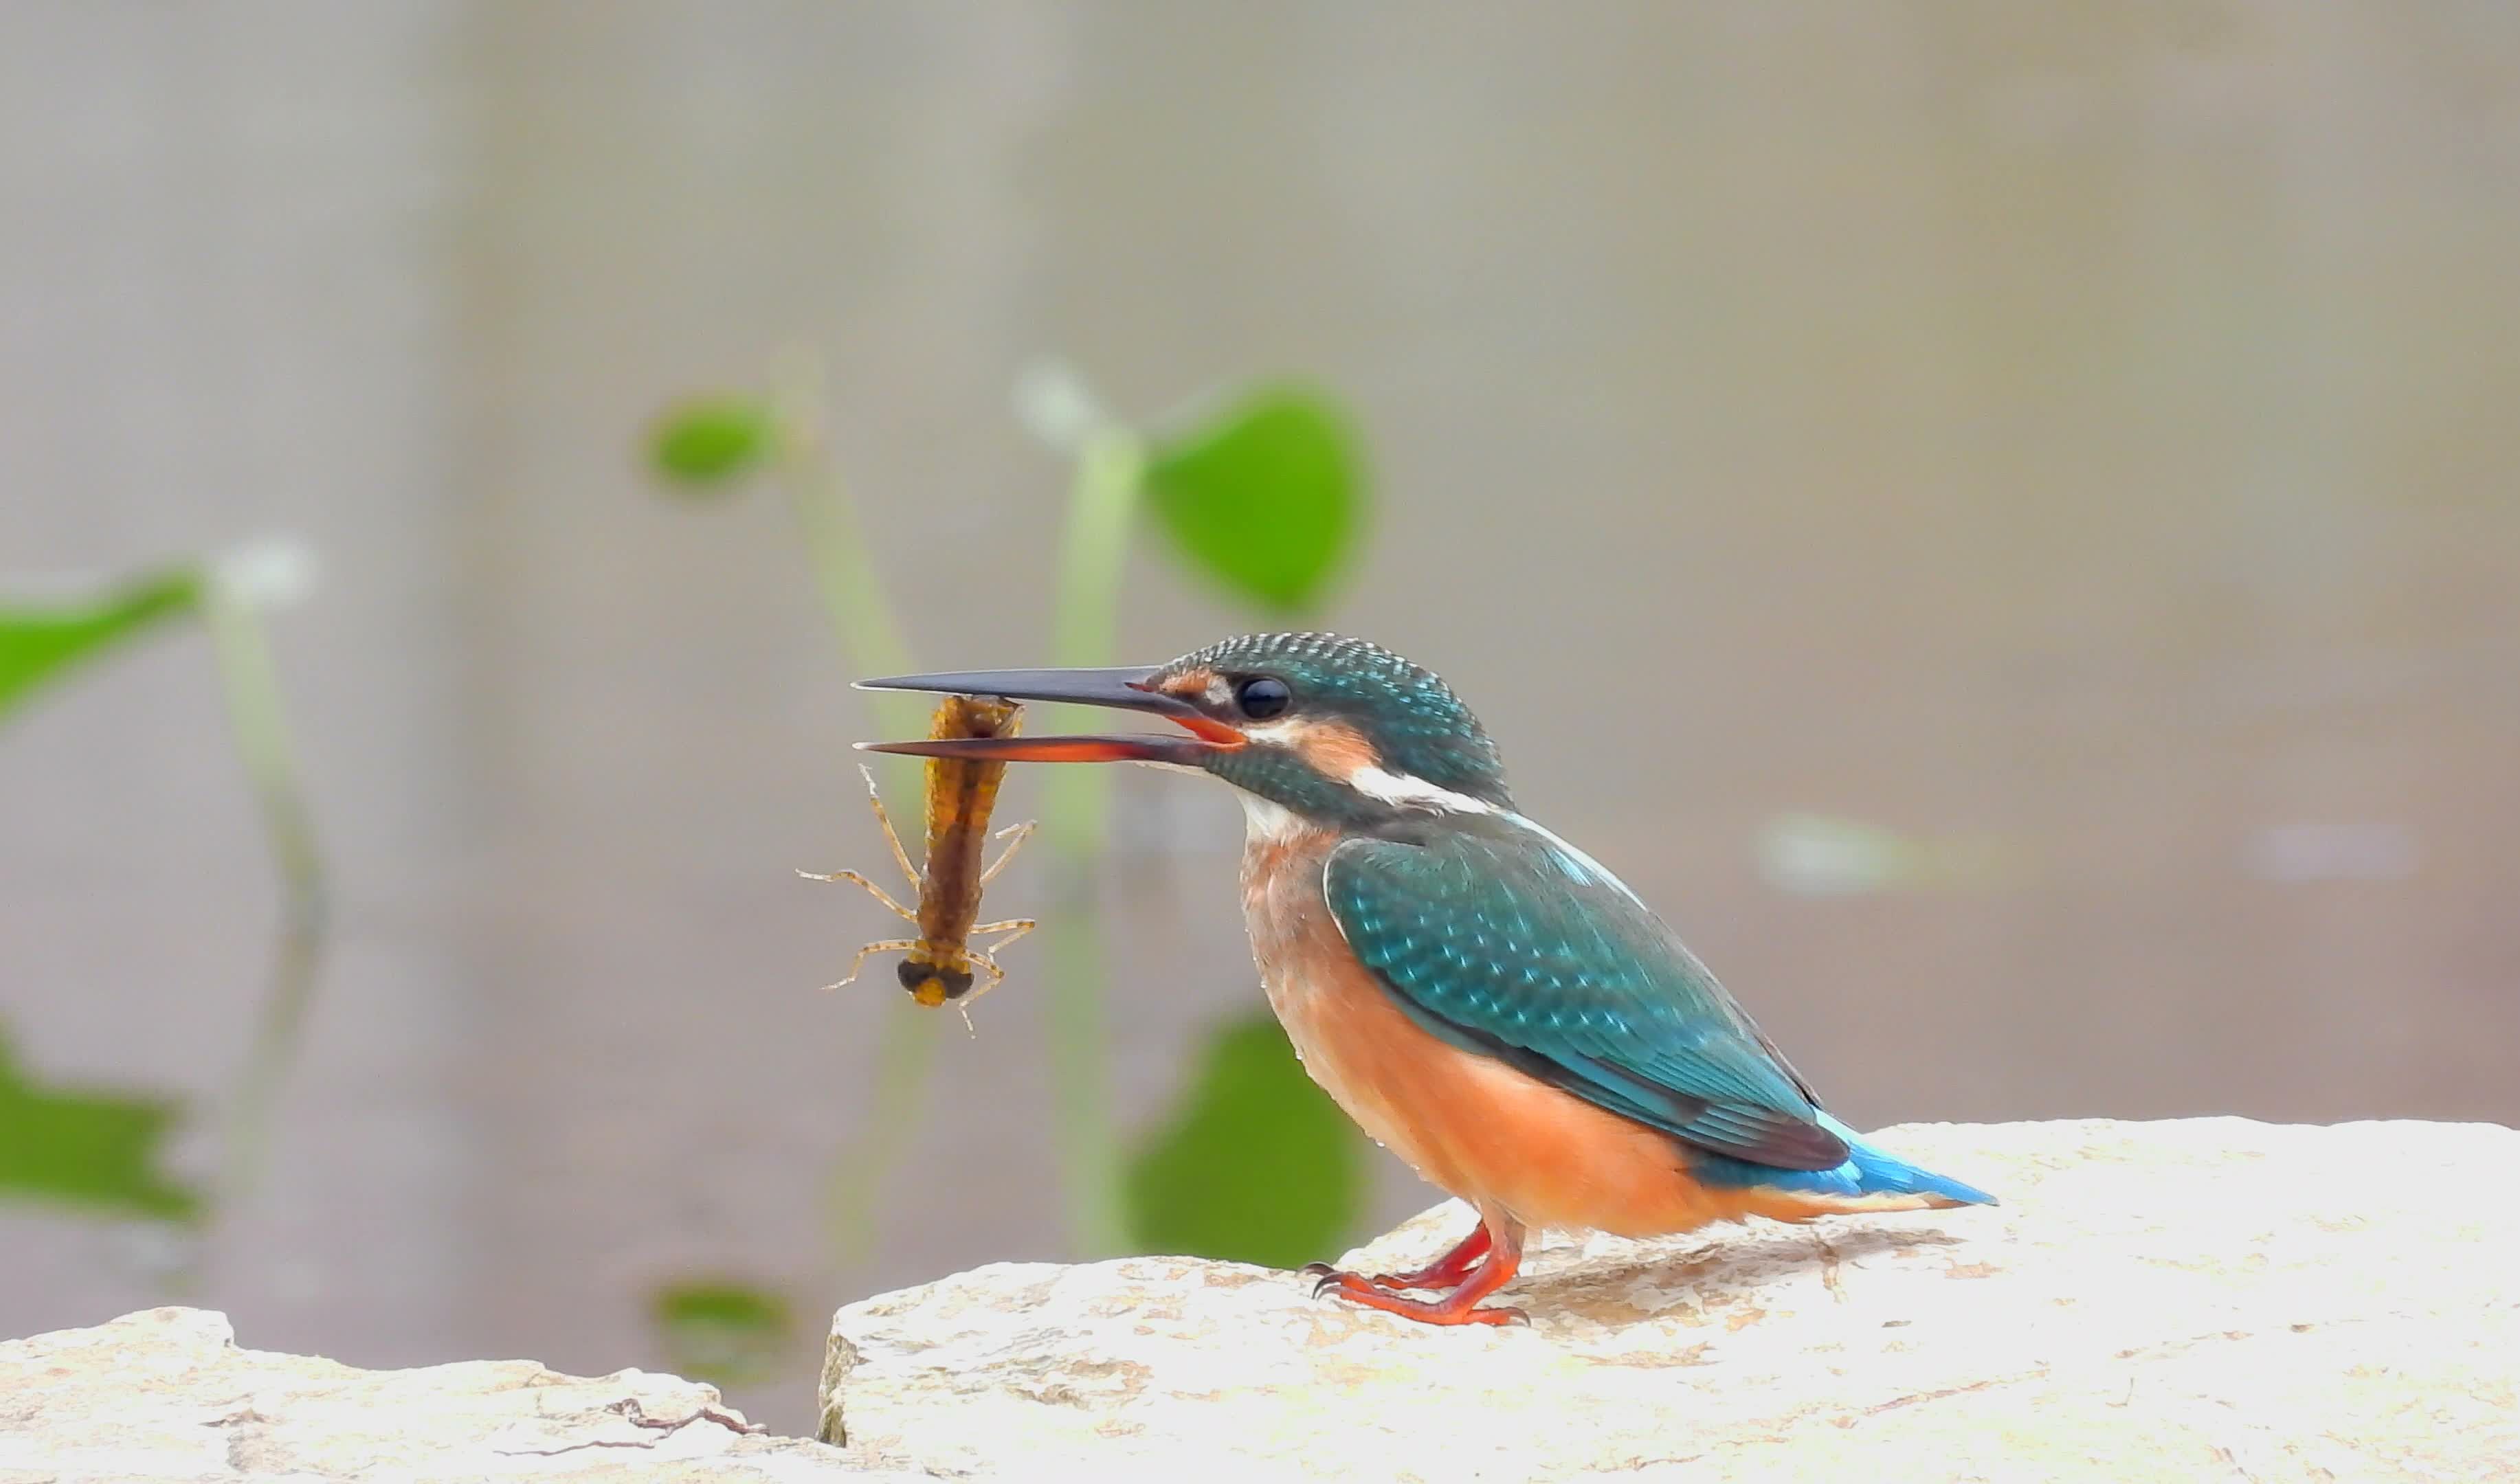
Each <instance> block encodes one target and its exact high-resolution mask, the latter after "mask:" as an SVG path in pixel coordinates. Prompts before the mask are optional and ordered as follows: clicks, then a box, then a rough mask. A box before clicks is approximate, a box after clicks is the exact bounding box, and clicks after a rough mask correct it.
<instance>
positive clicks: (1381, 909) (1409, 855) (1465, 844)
mask: <svg viewBox="0 0 2520 1484" xmlns="http://www.w3.org/2000/svg"><path fill="white" fill-rule="evenodd" d="M1323 886H1324V889H1325V891H1326V894H1327V895H1328V901H1329V909H1330V913H1331V915H1332V917H1333V918H1335V919H1336V921H1337V922H1338V925H1339V930H1340V931H1341V932H1343V933H1345V934H1346V935H1347V941H1348V946H1349V947H1350V948H1351V949H1352V950H1354V951H1355V953H1356V955H1357V957H1358V959H1359V960H1360V961H1362V962H1363V963H1364V965H1365V967H1367V968H1369V969H1371V970H1373V973H1374V975H1375V976H1376V977H1377V978H1378V979H1379V980H1380V981H1381V983H1382V984H1383V986H1384V987H1385V988H1386V989H1388V990H1389V991H1390V992H1391V994H1392V996H1393V997H1394V999H1395V1000H1396V1001H1397V1002H1398V1004H1399V1005H1400V1007H1401V1009H1402V1010H1403V1011H1404V1012H1407V1013H1408V1014H1409V1015H1410V1017H1411V1018H1412V1019H1414V1020H1415V1021H1417V1022H1418V1024H1419V1025H1421V1026H1423V1027H1425V1028H1426V1029H1427V1030H1429V1031H1431V1032H1433V1033H1434V1034H1436V1035H1439V1036H1442V1037H1443V1038H1444V1039H1446V1040H1447V1041H1450V1042H1451V1043H1453V1044H1455V1045H1457V1046H1462V1047H1464V1048H1466V1049H1469V1050H1472V1051H1476V1052H1479V1053H1482V1054H1484V1055H1487V1056H1492V1057H1497V1058H1499V1059H1500V1060H1504V1061H1506V1062H1508V1064H1510V1065H1513V1066H1515V1067H1518V1068H1520V1069H1521V1070H1523V1071H1524V1072H1526V1073H1528V1074H1530V1075H1532V1076H1535V1077H1538V1078H1540V1079H1542V1080H1543V1081H1546V1082H1549V1083H1551V1084H1553V1085H1554V1086H1557V1087H1560V1088H1563V1089H1564V1090H1566V1091H1567V1092H1569V1093H1572V1094H1574V1095H1575V1096H1577V1097H1579V1098H1582V1099H1584V1100H1585V1101H1587V1102H1592V1103H1594V1104H1596V1105H1597V1106H1599V1107H1603V1108H1606V1109H1608V1110H1609V1111H1611V1112H1614V1113H1617V1114H1619V1115H1620V1116H1622V1117H1625V1118H1631V1119H1634V1120H1636V1121H1637V1122H1640V1123H1643V1124H1645V1125H1647V1126H1649V1127H1652V1128H1656V1129H1660V1130H1662V1131H1663V1132H1665V1133H1668V1134H1670V1135H1672V1136H1673V1137H1674V1138H1676V1139H1679V1140H1682V1141H1684V1142H1686V1143H1688V1144H1689V1145H1693V1146H1695V1147H1699V1148H1701V1149H1705V1150H1708V1151H1710V1152H1713V1153H1716V1154H1722V1155H1727V1156H1730V1157H1732V1158H1735V1159H1740V1160H1744V1161H1748V1162H1750V1163H1752V1164H1756V1165H1763V1166H1768V1167H1771V1168H1776V1169H1786V1170H1826V1169H1834V1168H1836V1167H1837V1166H1839V1165H1841V1164H1843V1163H1845V1161H1846V1160H1847V1158H1848V1146H1847V1141H1846V1140H1845V1139H1844V1138H1842V1137H1841V1136H1840V1134H1839V1133H1837V1132H1835V1131H1833V1129H1832V1128H1831V1127H1830V1126H1829V1125H1827V1124H1826V1123H1825V1122H1824V1121H1823V1115H1822V1113H1821V1110H1820V1106H1819V1104H1818V1103H1817V1102H1815V1101H1814V1100H1813V1098H1812V1095H1811V1091H1810V1089H1809V1088H1807V1087H1805V1086H1804V1085H1803V1083H1802V1080H1801V1079H1800V1078H1799V1077H1797V1076H1796V1075H1795V1074H1794V1071H1793V1069H1792V1068H1791V1067H1789V1066H1787V1065H1786V1064H1785V1062H1784V1059H1783V1058H1782V1057H1780V1056H1778V1054H1777V1051H1776V1048H1775V1047H1774V1046H1772V1045H1770V1044H1769V1042H1768V1040H1767V1038H1766V1037H1764V1036H1763V1035H1761V1034H1760V1033H1759V1028H1758V1027H1757V1026H1756V1025H1754V1024H1752V1023H1751V1021H1750V1017H1749V1016H1748V1015H1746V1014H1744V1013H1743V1012H1742V1011H1741V1008H1740V1007H1739V1006H1738V1005H1736V1004H1734V1003H1733V997H1732V996H1731V995H1729V994H1727V993H1725V991H1724V987H1723V986H1722V985H1721V984H1719V983H1717V982H1716V980H1715V976H1714V975H1713V974H1711V973H1709V972H1707V970H1706V968H1705V966H1703V965H1701V964H1699V963H1698V962H1697V960H1696V959H1695V958H1694V957H1692V956H1691V955H1690V954H1689V952H1688V949H1687V948H1686V947H1684V946H1682V944H1681V942H1680V939H1679V937H1678V935H1676V934H1675V933H1673V932H1672V930H1671V929H1670V928H1669V927H1668V926H1666V925H1665V924H1664V923H1663V922H1662V920H1661V919H1659V918H1657V917H1655V916H1654V915H1653V914H1652V913H1651V912H1650V911H1648V910H1647V909H1646V908H1645V906H1644V904H1643V903H1642V902H1640V901H1638V900H1637V898H1636V896H1635V894H1634V893H1632V892H1630V891H1629V890H1628V889H1627V887H1625V886H1623V885H1621V884H1620V883H1619V881H1618V879H1617V878H1616V877H1612V876H1611V875H1610V874H1609V873H1608V872H1607V871H1604V870H1602V869H1601V867H1599V866H1598V865H1597V864H1595V863H1594V862H1593V861H1592V860H1591V859H1590V858H1589V857H1587V856H1585V855H1584V854H1583V853H1582V852H1580V851H1577V850H1576V849H1574V847H1572V846H1570V845H1567V844H1566V843H1565V842H1563V841H1561V840H1559V839H1557V838H1556V837H1555V836H1553V835H1552V834H1550V833H1548V832H1546V831H1543V830H1541V829H1540V828H1539V827H1537V826H1535V825H1531V824H1529V823H1528V822H1526V821H1523V820H1520V819H1519V818H1516V817H1513V816H1492V817H1486V818H1482V819H1475V820H1472V821H1469V822H1465V824H1464V827H1463V828H1461V829H1458V830H1445V831H1441V832H1429V834H1427V835H1426V836H1424V837H1422V838H1418V839H1413V840H1402V839H1384V838H1359V839H1352V840H1349V841H1347V842H1345V843H1344V844H1341V845H1340V846H1338V847H1337V848H1336V849H1334V850H1333V851H1331V852H1330V855H1329V858H1328V863H1327V864H1326V865H1325V867H1324V870H1323Z"/></svg>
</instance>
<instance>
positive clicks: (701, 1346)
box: [648, 1279, 796, 1386]
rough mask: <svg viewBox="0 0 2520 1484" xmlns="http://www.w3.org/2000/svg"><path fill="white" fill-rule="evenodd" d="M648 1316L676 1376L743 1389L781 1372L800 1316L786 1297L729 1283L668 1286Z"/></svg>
mask: <svg viewBox="0 0 2520 1484" xmlns="http://www.w3.org/2000/svg"><path fill="white" fill-rule="evenodd" d="M648 1312H649V1317H650V1318H651V1319H652V1321H653V1322H654V1324H655V1326H656V1333H657V1336H658V1338H660V1339H661V1340H662V1341H663V1343H664V1347H665V1355H666V1359H667V1362H668V1364H669V1365H670V1367H671V1368H672V1370H673V1372H674V1373H675V1374H677V1375H687V1376H692V1377H695V1378H697V1379H699V1380H703V1381H710V1382H713V1383H715V1384H717V1385H721V1386H728V1385H740V1384H742V1383H743V1382H745V1381H750V1380H756V1379H758V1378H760V1377H762V1376H764V1375H768V1374H771V1373H773V1372H777V1371H778V1370H779V1369H780V1364H781V1362H782V1361H784V1360H785V1359H786V1358H787V1352H788V1350H789V1348H790V1347H791V1346H792V1345H793V1344H794V1342H795V1338H796V1313H795V1308H794V1306H793V1305H791V1304H789V1303H788V1301H787V1297H786V1296H785V1295H784V1294H780V1293H776V1292H773V1291H772V1290H770V1289H768V1288H763V1287H759V1286H757V1285H755V1284H752V1283H747V1282H738V1281H734V1280H728V1279H687V1280H684V1281H682V1282H671V1283H666V1284H664V1285H663V1286H662V1287H659V1288H658V1289H657V1290H656V1291H655V1292H654V1293H653V1294H652V1295H651V1296H650V1298H649V1301H648Z"/></svg>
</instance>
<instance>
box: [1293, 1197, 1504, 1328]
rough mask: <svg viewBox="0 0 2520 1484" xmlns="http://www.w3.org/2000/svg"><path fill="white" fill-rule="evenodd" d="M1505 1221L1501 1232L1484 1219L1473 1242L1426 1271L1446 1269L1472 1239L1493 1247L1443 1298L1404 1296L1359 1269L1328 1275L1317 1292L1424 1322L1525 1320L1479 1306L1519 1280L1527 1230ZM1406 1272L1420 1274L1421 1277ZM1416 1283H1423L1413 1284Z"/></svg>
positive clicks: (1500, 1322)
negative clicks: (1380, 1285)
mask: <svg viewBox="0 0 2520 1484" xmlns="http://www.w3.org/2000/svg"><path fill="white" fill-rule="evenodd" d="M1502 1225H1503V1227H1504V1230H1503V1231H1502V1232H1499V1231H1496V1230H1494V1229H1493V1228H1492V1227H1491V1225H1490V1220H1489V1219H1488V1218H1485V1217H1482V1218H1481V1220H1480V1222H1479V1230H1478V1233H1476V1234H1474V1235H1473V1236H1472V1237H1470V1239H1469V1240H1467V1241H1464V1242H1463V1243H1462V1245H1461V1246H1459V1247H1456V1248H1454V1249H1453V1250H1452V1251H1451V1252H1448V1253H1446V1254H1445V1255H1444V1256H1443V1257H1442V1258H1441V1259H1440V1260H1438V1261H1437V1263H1436V1264H1435V1267H1433V1268H1429V1269H1426V1270H1425V1273H1426V1274H1433V1273H1435V1272H1437V1271H1438V1270H1440V1269H1442V1268H1444V1267H1446V1266H1447V1265H1449V1264H1451V1263H1452V1262H1453V1261H1454V1260H1455V1259H1456V1258H1458V1257H1460V1256H1461V1254H1462V1253H1463V1251H1464V1250H1466V1249H1468V1248H1469V1247H1470V1245H1471V1243H1472V1242H1477V1243H1478V1244H1479V1245H1481V1246H1483V1247H1486V1248H1488V1251H1487V1255H1486V1258H1485V1260H1483V1261H1479V1262H1478V1264H1477V1266H1476V1267H1475V1268H1473V1269H1471V1271H1470V1272H1468V1273H1467V1274H1465V1275H1463V1277H1462V1278H1461V1279H1460V1281H1459V1282H1457V1283H1456V1284H1455V1286H1454V1287H1453V1290H1452V1291H1451V1292H1449V1293H1447V1294H1445V1295H1444V1296H1443V1297H1442V1298H1438V1299H1418V1298H1403V1297H1401V1296H1400V1295H1399V1294H1397V1293H1393V1292H1390V1291H1388V1290H1386V1289H1384V1288H1381V1287H1378V1286H1376V1284H1377V1283H1378V1282H1386V1281H1385V1280H1378V1279H1369V1278H1359V1277H1358V1276H1357V1275H1355V1274H1353V1273H1331V1274H1328V1276H1326V1277H1324V1278H1323V1279H1322V1280H1321V1281H1320V1282H1317V1283H1315V1284H1314V1286H1313V1292H1314V1293H1315V1294H1316V1295H1318V1294H1323V1293H1334V1294H1336V1295H1338V1296H1339V1297H1340V1298H1343V1299H1345V1300H1347V1301H1348V1302H1349V1303H1352V1304H1358V1305H1362V1306H1363V1307H1365V1308H1368V1309H1379V1310H1381V1311H1382V1312H1383V1313H1385V1314H1397V1315H1399V1316H1401V1317H1402V1318H1404V1319H1414V1320H1417V1321H1418V1322H1419V1323H1421V1324H1428V1325H1515V1324H1521V1323H1523V1322H1524V1321H1525V1320H1526V1319H1527V1318H1528V1316H1526V1315H1525V1314H1524V1313H1523V1312H1522V1311H1521V1310H1519V1309H1482V1308H1480V1307H1479V1300H1481V1299H1483V1298H1485V1297H1487V1296H1488V1295H1489V1294H1491V1293H1494V1292H1495V1291H1496V1290H1498V1289H1499V1288H1502V1287H1504V1286H1505V1285H1506V1284H1507V1283H1509V1282H1513V1276H1514V1274H1515V1273H1516V1272H1518V1271H1520V1270H1521V1267H1522V1228H1520V1227H1519V1226H1516V1225H1513V1224H1512V1223H1510V1222H1507V1223H1503V1224H1502ZM1405 1276H1407V1277H1412V1278H1415V1277H1418V1276H1420V1275H1418V1274H1409V1275H1405ZM1410 1286H1412V1287H1415V1286H1417V1285H1416V1284H1414V1283H1413V1284H1411V1285H1410Z"/></svg>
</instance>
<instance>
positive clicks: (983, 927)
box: [798, 696, 1033, 1007]
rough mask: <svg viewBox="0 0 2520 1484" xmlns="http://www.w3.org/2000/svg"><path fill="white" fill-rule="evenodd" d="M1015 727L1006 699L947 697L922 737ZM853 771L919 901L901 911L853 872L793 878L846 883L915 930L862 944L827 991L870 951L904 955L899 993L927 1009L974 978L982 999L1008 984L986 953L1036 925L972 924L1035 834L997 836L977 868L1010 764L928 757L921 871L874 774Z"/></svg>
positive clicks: (998, 733)
mask: <svg viewBox="0 0 2520 1484" xmlns="http://www.w3.org/2000/svg"><path fill="white" fill-rule="evenodd" d="M1022 725H1023V707H1022V706H1020V705H1018V704H1016V703H1015V702H1013V701H1011V700H1002V699H999V698H998V697H990V696H948V697H945V698H944V699H943V700H941V701H939V702H938V703H937V706H936V711H935V715H934V717H933V719H932V720H931V722H930V724H929V727H928V732H927V735H928V736H929V737H930V738H931V739H935V740H939V741H945V740H951V739H957V738H972V737H1012V736H1013V735H1014V734H1015V733H1016V732H1017V731H1018V730H1020V729H1021V727H1022ZM859 771H860V772H862V773H865V774H866V781H867V798H868V801H869V803H870V804H871V805H872V806H873V807H874V809H875V817H876V822H877V824H879V825H881V826H882V827H883V834H884V839H885V840H886V842H888V843H889V844H890V845H891V846H892V858H893V860H894V861H895V862H896V863H898V864H899V865H900V867H901V872H902V875H904V876H906V877H909V878H910V884H911V886H912V888H913V889H914V890H915V891H916V892H917V893H918V895H919V906H918V909H917V910H916V911H913V910H912V909H910V908H907V907H904V906H902V905H901V904H900V903H899V902H896V901H894V900H893V899H892V898H891V897H889V896H887V895H885V893H884V891H883V889H882V888H881V887H879V886H877V885H876V884H875V882H873V881H870V880H868V879H867V878H866V877H864V876H861V875H859V874H858V873H857V872H854V871H836V872H832V873H831V874H830V875H828V876H825V875H818V874H816V873H814V872H800V873H798V874H799V875H801V876H805V877H811V878H812V879H815V880H819V881H853V882H855V883H856V884H858V885H860V886H863V887H865V888H866V889H867V890H868V891H869V892H871V893H873V894H874V896H875V898H876V900H877V901H879V902H881V903H883V905H885V906H886V907H889V908H891V909H892V910H893V911H894V912H896V913H898V914H900V915H901V916H902V917H904V918H906V919H908V920H909V921H911V922H915V923H917V924H918V927H919V936H918V937H916V938H893V939H887V940H885V941H883V942H879V943H869V944H867V945H866V946H865V947H863V948H861V949H859V950H858V955H857V958H856V959H855V960H853V961H851V963H850V965H849V971H848V973H847V974H845V975H843V976H842V977H841V978H840V980H839V981H838V983H835V984H833V985H832V986H830V987H831V988H833V989H837V988H838V987H839V986H840V985H841V984H846V983H848V982H849V981H850V980H852V979H855V978H856V977H857V976H858V969H859V968H860V967H862V966H864V965H865V963H866V961H867V956H868V955H869V954H877V953H893V952H898V953H900V954H901V955H902V960H901V967H900V977H901V987H902V988H904V989H906V990H908V991H910V996H911V998H912V999H914V1000H916V1001H918V1002H919V1003H920V1004H922V1005H925V1006H930V1007H933V1006H938V1005H943V1004H944V1003H946V1002H947V1001H949V1000H959V999H961V998H963V997H964V996H965V995H967V994H968V993H970V992H971V986H972V976H973V974H974V973H975V972H977V973H979V974H984V975H986V976H987V982H986V983H984V984H982V985H980V989H981V991H982V992H986V991H988V990H991V989H994V988H996V987H997V985H998V982H999V981H1000V980H1002V979H1004V978H1005V977H1006V970H1005V969H1003V968H1000V967H998V964H997V960H996V959H995V958H993V957H992V955H993V954H994V953H995V952H996V951H997V950H998V949H1001V948H1004V947H1006V946H1007V944H1009V943H1012V942H1013V941H1014V940H1015V939H1016V938H1019V937H1021V936H1023V935H1024V934H1025V933H1027V932H1030V931H1031V930H1032V928H1033V922H1032V921H1031V920H1030V919H1024V918H1011V919H1008V920H1007V921H1005V922H981V921H979V918H980V893H981V890H982V888H984V887H986V886H987V885H988V883H989V880H990V878H991V877H995V876H996V875H997V874H998V873H999V872H1001V871H1003V870H1005V869H1006V865H1007V862H1008V861H1009V860H1010V859H1012V857H1013V855H1014V853H1015V848H1016V847H1017V846H1019V845H1021V844H1022V843H1023V841H1024V836H1026V835H1027V834H1029V833H1030V832H1032V826H1031V825H1030V824H1023V825H1016V826H1014V827H1012V829H1008V830H1005V831H1001V832H1000V834H1001V836H1009V835H1011V836H1012V837H1013V838H1012V840H1011V841H1010V842H1009V844H1008V845H1007V848H1006V850H1005V851H1004V852H1003V853H1001V854H1000V855H999V856H998V859H997V860H996V862H995V863H994V864H991V865H989V866H987V867H985V868H984V867H983V866H982V865H981V864H980V859H981V856H982V855H983V854H984V853H985V847H986V841H987V838H988V832H989V813H990V811H991V810H992V809H993V808H994V807H995V806H996V804H997V801H998V786H999V784H1001V783H1002V782H1004V781H1005V779H1006V776H1007V765H1006V764H1005V763H1002V762H976V761H971V760H968V759H963V758H942V757H938V758H929V759H928V760H927V788H926V810H925V812H926V818H927V841H926V845H927V866H926V870H925V871H923V872H922V871H921V870H919V869H917V868H915V867H913V866H912V865H911V864H910V856H909V853H908V852H906V851H904V850H903V849H902V847H901V836H900V834H899V833H898V832H895V831H894V830H893V828H892V818H891V816H890V815H888V814H887V813H885V811H884V807H883V798H882V796H881V795H879V794H878V793H877V792H876V787H875V775H874V774H873V773H872V772H867V770H865V769H863V768H862V769H860V770H859ZM1001 932H1002V933H1005V934H1006V936H1005V937H1002V938H1000V939H999V940H998V941H997V942H995V943H992V944H990V945H989V947H988V948H987V949H985V950H983V949H977V948H973V947H972V946H971V939H972V937H974V936H975V935H979V934H985V933H1001Z"/></svg>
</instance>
